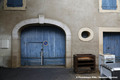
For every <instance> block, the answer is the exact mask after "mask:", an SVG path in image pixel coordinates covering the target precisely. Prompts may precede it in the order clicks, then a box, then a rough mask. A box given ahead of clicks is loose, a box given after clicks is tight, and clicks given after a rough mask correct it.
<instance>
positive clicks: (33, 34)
mask: <svg viewBox="0 0 120 80" xmlns="http://www.w3.org/2000/svg"><path fill="white" fill-rule="evenodd" d="M65 41H66V38H65V32H64V31H63V30H62V29H61V28H58V27H55V25H45V24H44V25H39V26H38V25H34V26H29V27H26V28H24V29H23V30H22V31H21V65H22V66H26V65H28V66H31V65H35V66H38V65H41V63H43V64H42V65H65V52H66V51H65V44H66V43H65ZM43 43H44V44H43ZM42 47H43V58H42V57H41V49H42ZM41 59H42V60H41ZM41 61H42V62H41Z"/></svg>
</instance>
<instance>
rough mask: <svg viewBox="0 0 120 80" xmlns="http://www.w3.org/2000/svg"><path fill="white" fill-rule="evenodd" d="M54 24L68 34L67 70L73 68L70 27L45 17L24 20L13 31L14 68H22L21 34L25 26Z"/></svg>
mask: <svg viewBox="0 0 120 80" xmlns="http://www.w3.org/2000/svg"><path fill="white" fill-rule="evenodd" d="M36 23H39V24H44V23H46V24H53V25H56V26H57V27H60V28H62V29H63V30H64V31H65V34H66V53H65V55H66V59H65V60H66V61H65V63H66V64H65V67H66V68H71V67H72V53H71V31H70V29H69V27H68V26H67V25H66V24H64V23H62V22H59V21H57V20H53V19H48V18H45V17H44V15H39V17H38V18H33V19H27V20H23V21H21V22H20V23H18V24H17V25H16V26H15V27H14V29H13V31H12V45H11V47H12V51H11V53H12V54H11V56H12V66H11V67H13V68H16V67H20V66H21V57H20V55H21V51H20V33H21V29H22V28H24V27H25V25H28V24H36Z"/></svg>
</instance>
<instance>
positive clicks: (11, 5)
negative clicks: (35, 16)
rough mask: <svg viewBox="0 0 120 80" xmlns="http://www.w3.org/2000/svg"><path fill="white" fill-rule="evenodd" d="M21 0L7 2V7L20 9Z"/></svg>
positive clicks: (8, 0)
mask: <svg viewBox="0 0 120 80" xmlns="http://www.w3.org/2000/svg"><path fill="white" fill-rule="evenodd" d="M22 6H23V0H7V7H22Z"/></svg>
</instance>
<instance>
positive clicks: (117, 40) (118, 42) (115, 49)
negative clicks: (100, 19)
mask: <svg viewBox="0 0 120 80" xmlns="http://www.w3.org/2000/svg"><path fill="white" fill-rule="evenodd" d="M103 53H104V54H106V53H110V54H114V55H115V56H116V61H120V32H104V33H103Z"/></svg>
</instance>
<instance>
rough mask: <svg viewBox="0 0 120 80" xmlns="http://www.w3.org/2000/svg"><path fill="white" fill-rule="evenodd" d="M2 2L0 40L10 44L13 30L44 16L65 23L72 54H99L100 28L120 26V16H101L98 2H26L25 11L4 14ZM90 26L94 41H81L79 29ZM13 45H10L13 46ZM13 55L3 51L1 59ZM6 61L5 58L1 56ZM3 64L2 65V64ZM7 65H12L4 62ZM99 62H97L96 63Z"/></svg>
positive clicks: (113, 14)
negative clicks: (20, 24)
mask: <svg viewBox="0 0 120 80" xmlns="http://www.w3.org/2000/svg"><path fill="white" fill-rule="evenodd" d="M1 4H2V3H0V39H2V38H4V37H5V36H7V37H5V39H7V38H9V40H10V42H11V35H12V30H13V28H14V27H15V25H16V24H18V23H19V22H20V21H23V20H26V19H30V18H38V15H39V14H43V15H44V16H45V17H46V18H50V19H54V20H58V21H60V22H63V23H64V24H66V25H67V26H68V27H69V28H70V30H71V33H72V42H71V44H72V54H84V53H91V54H95V55H96V59H98V54H99V36H98V34H99V27H113V26H114V27H119V25H120V22H119V21H120V13H100V12H99V0H60V1H59V0H27V8H26V10H25V11H5V10H3V5H1ZM83 27H88V28H90V29H92V30H93V32H94V37H93V39H92V40H91V41H88V42H83V41H81V40H79V37H78V32H79V29H81V28H83ZM10 46H11V45H10ZM3 55H4V56H6V57H8V56H9V59H10V56H11V47H10V48H9V49H0V56H3ZM2 58H3V57H2ZM0 61H1V62H3V61H2V60H0ZM1 62H0V64H1V65H2V64H3V63H4V62H3V63H1ZM5 62H6V63H4V64H5V66H9V65H8V64H7V62H8V63H10V61H9V60H6V61H5ZM97 63H98V60H97Z"/></svg>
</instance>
